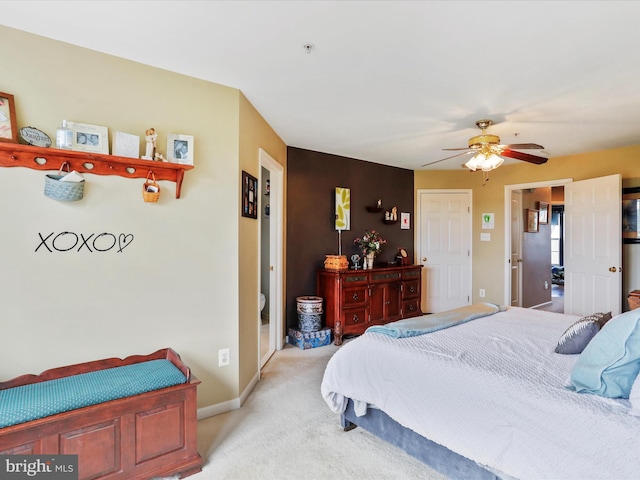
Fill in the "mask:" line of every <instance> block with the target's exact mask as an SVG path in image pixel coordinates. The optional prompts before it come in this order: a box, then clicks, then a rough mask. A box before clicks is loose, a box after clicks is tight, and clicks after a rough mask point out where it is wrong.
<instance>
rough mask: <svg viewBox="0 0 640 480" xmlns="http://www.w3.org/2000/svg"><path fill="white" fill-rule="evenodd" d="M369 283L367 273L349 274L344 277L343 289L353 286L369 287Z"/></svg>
mask: <svg viewBox="0 0 640 480" xmlns="http://www.w3.org/2000/svg"><path fill="white" fill-rule="evenodd" d="M368 283H369V274H368V273H365V272H360V273H348V274H346V275H344V276H343V277H342V287H343V288H349V287H351V286H352V285H367V284H368Z"/></svg>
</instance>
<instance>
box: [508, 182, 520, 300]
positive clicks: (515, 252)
mask: <svg viewBox="0 0 640 480" xmlns="http://www.w3.org/2000/svg"><path fill="white" fill-rule="evenodd" d="M522 232H523V225H522V191H521V190H517V191H513V192H511V257H510V258H511V306H512V307H521V306H522Z"/></svg>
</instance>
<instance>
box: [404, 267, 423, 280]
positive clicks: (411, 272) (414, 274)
mask: <svg viewBox="0 0 640 480" xmlns="http://www.w3.org/2000/svg"><path fill="white" fill-rule="evenodd" d="M421 273H422V272H421V270H420V267H418V268H407V269H406V270H403V271H402V279H403V280H411V279H416V280H417V279H418V278H420V274H421Z"/></svg>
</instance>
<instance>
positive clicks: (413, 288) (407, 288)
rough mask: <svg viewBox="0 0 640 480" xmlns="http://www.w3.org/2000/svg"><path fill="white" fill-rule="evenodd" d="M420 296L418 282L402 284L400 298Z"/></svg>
mask: <svg viewBox="0 0 640 480" xmlns="http://www.w3.org/2000/svg"><path fill="white" fill-rule="evenodd" d="M419 296H420V280H408V281H406V282H403V283H402V298H415V297H419Z"/></svg>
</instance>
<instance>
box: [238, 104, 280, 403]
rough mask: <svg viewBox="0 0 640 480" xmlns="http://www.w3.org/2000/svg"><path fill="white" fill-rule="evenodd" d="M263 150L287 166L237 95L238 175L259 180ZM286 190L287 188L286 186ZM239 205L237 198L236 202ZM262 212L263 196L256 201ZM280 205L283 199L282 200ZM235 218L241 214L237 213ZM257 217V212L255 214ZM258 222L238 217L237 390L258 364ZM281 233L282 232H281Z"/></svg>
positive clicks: (276, 145) (275, 139)
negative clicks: (238, 111)
mask: <svg viewBox="0 0 640 480" xmlns="http://www.w3.org/2000/svg"><path fill="white" fill-rule="evenodd" d="M259 148H262V149H263V150H264V151H265V152H267V153H268V154H269V155H270V156H271V157H272V158H273V159H275V160H276V161H278V163H280V164H281V165H282V166H283V167H286V158H287V147H286V145H285V144H284V143H283V142H282V140H280V138H279V137H277V136H276V135H275V133H274V132H273V130H272V129H271V128H270V127H269V125H268V124H267V122H265V121H264V119H263V118H262V117H261V116H260V114H259V113H258V112H257V111H256V110H255V108H254V107H253V105H251V103H249V101H248V100H247V99H246V98H245V97H244V95H242V94H241V95H240V172H239V173H238V184H240V179H241V175H242V172H241V171H242V170H244V171H246V172H247V173H250V174H251V175H253V176H254V177H256V178H258V179H259V178H260V162H259V156H258V150H259ZM285 188H286V187H285ZM237 204H238V206H239V205H240V199H238V202H237ZM258 204H259V208H260V210H261V209H262V205H263V203H262V197H261V198H259V199H258ZM283 204H285V203H284V199H283ZM238 215H240V213H239V212H238ZM258 218H260V213H259V214H258ZM259 227H260V222H259V220H258V219H252V218H246V217H241V218H240V226H239V236H238V246H239V251H240V258H239V259H238V261H239V267H240V268H239V271H240V289H239V296H240V298H239V310H240V317H239V320H240V322H239V327H240V333H239V335H240V344H239V345H240V348H239V353H240V391H242V390H244V388H245V387H246V386H247V385H249V383H250V382H251V381H252V380H253V379H254V378H253V377H254V375H255V374H256V367H257V365H258V363H259V351H258V332H257V328H258V319H259V312H260V306H259V292H260V259H259V251H258V249H256V245H257V244H258V242H259V238H260V230H259ZM283 234H284V232H283Z"/></svg>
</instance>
